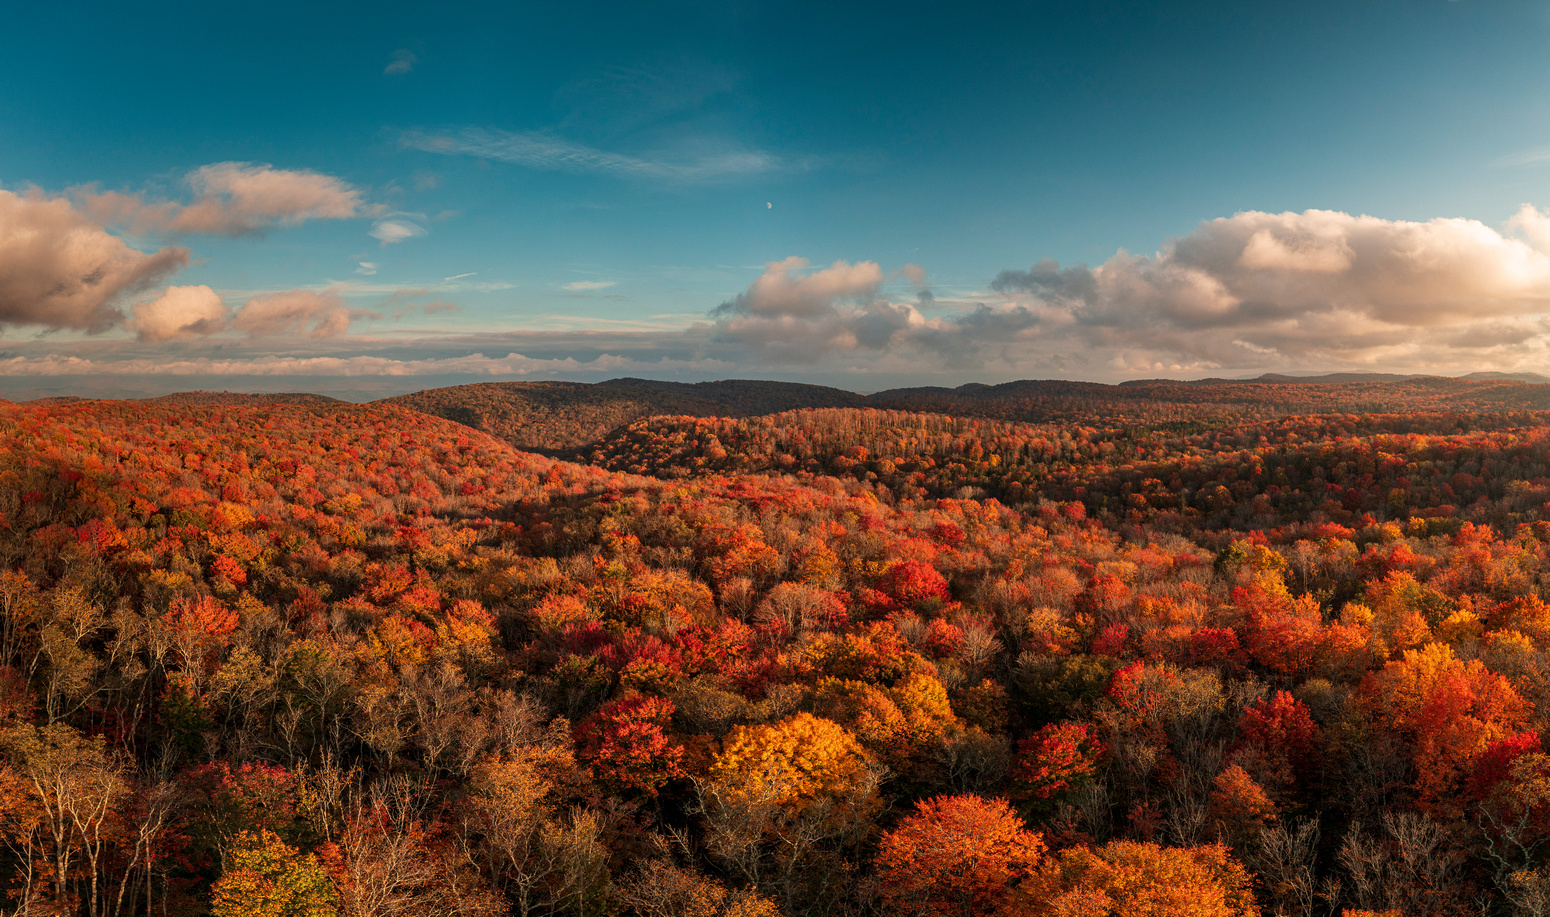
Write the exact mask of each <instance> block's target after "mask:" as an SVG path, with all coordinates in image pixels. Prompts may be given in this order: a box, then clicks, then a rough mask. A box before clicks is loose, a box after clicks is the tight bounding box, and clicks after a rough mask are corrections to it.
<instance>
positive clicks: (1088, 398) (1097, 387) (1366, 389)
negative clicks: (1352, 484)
mask: <svg viewBox="0 0 1550 917" xmlns="http://www.w3.org/2000/svg"><path fill="white" fill-rule="evenodd" d="M377 403H379V404H396V405H400V406H403V407H408V408H412V409H414V410H418V411H422V412H424V413H427V414H432V415H435V416H437V417H442V418H445V419H448V420H453V421H456V422H458V423H462V424H465V425H467V426H469V427H472V428H474V429H476V430H482V431H484V432H486V433H489V434H491V435H492V436H496V437H498V438H500V439H502V440H504V441H506V442H507V443H509V444H511V445H513V446H516V447H517V448H519V449H527V450H530V451H535V452H540V453H543V454H546V455H552V456H571V457H574V456H583V457H584V456H587V455H589V454H590V453H591V452H592V451H593V450H594V448H595V447H596V446H597V445H598V444H600V443H602V442H603V441H604V440H605V439H606V438H607V437H609V436H610V435H612V434H614V433H615V432H617V431H620V430H622V429H623V428H625V427H627V426H628V425H630V424H633V423H635V422H637V421H640V420H644V419H646V418H650V417H654V416H659V415H667V416H687V417H728V418H734V419H736V418H747V417H757V416H763V415H767V414H774V413H779V412H782V411H793V410H802V409H825V408H850V409H859V408H875V409H880V410H893V411H909V412H918V413H928V414H943V415H949V416H955V417H980V418H986V419H991V420H1002V421H1009V422H1016V423H1032V424H1066V425H1078V426H1091V427H1095V428H1102V429H1108V428H1119V427H1145V428H1149V429H1157V430H1172V431H1176V432H1182V431H1202V430H1208V429H1216V428H1224V427H1230V426H1233V425H1236V424H1240V423H1244V422H1250V421H1269V420H1274V419H1278V418H1282V417H1288V416H1294V415H1299V414H1327V413H1348V414H1388V413H1396V412H1407V411H1425V412H1450V411H1451V412H1460V411H1464V412H1469V411H1484V412H1493V413H1499V412H1504V411H1535V410H1550V386H1544V385H1537V384H1532V383H1529V382H1522V381H1517V380H1511V379H1499V378H1491V379H1474V380H1471V379H1448V378H1442V377H1437V376H1410V377H1400V376H1395V377H1378V376H1376V375H1368V376H1361V377H1356V376H1340V377H1335V376H1331V377H1322V378H1321V379H1319V380H1317V381H1307V380H1302V379H1297V378H1295V377H1290V376H1265V377H1262V378H1260V379H1253V380H1237V381H1233V380H1224V379H1207V380H1199V381H1194V382H1173V381H1164V380H1144V381H1137V382H1127V383H1123V384H1120V385H1103V384H1099V383H1091V382H1064V381H1058V380H1044V381H1023V382H1009V383H1005V384H1002V385H979V384H971V385H964V386H960V387H958V388H953V389H947V388H930V387H927V388H910V389H891V390H888V391H882V392H878V393H876V394H873V395H870V396H866V395H858V394H854V393H852V392H846V391H842V390H840V389H834V388H827V387H823V386H816V385H801V384H796V383H782V382H760V381H753V380H727V381H722V382H701V383H694V384H689V383H681V382H656V381H650V380H644V379H613V380H610V381H608V382H600V383H596V384H586V383H579V382H486V383H476V384H472V385H459V386H452V387H449V388H440V389H429V390H426V391H422V392H416V393H414V394H410V395H402V396H398V397H395V398H389V399H385V400H383V401H381V402H377Z"/></svg>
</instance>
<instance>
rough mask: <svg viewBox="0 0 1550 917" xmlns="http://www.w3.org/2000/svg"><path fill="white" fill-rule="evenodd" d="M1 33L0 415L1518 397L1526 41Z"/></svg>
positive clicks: (1529, 80)
mask: <svg viewBox="0 0 1550 917" xmlns="http://www.w3.org/2000/svg"><path fill="white" fill-rule="evenodd" d="M7 31H8V33H10V34H11V35H12V36H13V40H12V41H11V42H8V48H7V52H6V53H5V54H4V55H0V192H4V193H5V194H6V195H8V197H3V198H0V322H3V331H4V340H3V342H0V391H5V390H11V391H28V392H31V391H42V390H43V388H40V386H42V387H48V386H52V387H53V388H50V389H48V390H50V391H54V390H57V391H61V392H64V391H69V392H72V393H79V394H90V393H93V392H94V390H95V389H99V388H101V387H102V386H104V385H112V386H114V387H116V388H118V389H121V390H128V391H136V392H138V391H146V392H149V391H153V390H175V389H180V388H190V387H195V386H196V385H201V386H206V387H208V386H209V385H212V384H215V385H220V386H222V387H235V388H275V387H281V388H285V387H293V386H294V385H295V384H299V383H303V382H305V383H307V384H308V386H309V387H312V388H314V389H332V390H338V391H349V392H371V391H375V390H377V389H382V390H386V389H394V390H404V389H411V388H418V387H425V386H427V385H430V384H440V383H443V382H446V381H464V380H465V379H486V378H576V379H598V378H607V377H609V376H617V375H646V376H659V377H665V378H683V379H700V378H726V377H770V378H787V379H804V380H812V381H821V382H827V383H830V384H837V385H842V386H844V387H846V388H852V389H857V390H872V389H876V388H881V387H886V386H889V385H898V384H912V383H951V384H956V383H959V382H964V381H998V380H1002V379H1010V378H1027V377H1066V378H1087V379H1099V380H1105V381H1111V380H1116V379H1122V378H1135V377H1138V376H1159V375H1161V376H1175V377H1200V376H1204V375H1244V374H1249V373H1252V372H1257V371H1263V370H1279V371H1287V370H1292V371H1296V370H1309V371H1312V370H1326V369H1353V368H1357V369H1359V368H1368V369H1379V370H1386V371H1437V372H1467V371H1470V370H1473V369H1496V368H1522V369H1536V370H1545V371H1550V363H1547V362H1546V347H1545V333H1546V327H1547V325H1546V318H1545V315H1546V312H1547V311H1550V255H1547V251H1550V249H1547V247H1546V242H1547V241H1550V221H1546V220H1545V218H1544V216H1543V215H1542V214H1541V213H1540V211H1539V210H1537V209H1534V208H1533V206H1531V207H1529V208H1528V209H1524V205H1525V204H1527V205H1538V206H1550V194H1546V193H1544V191H1543V190H1542V189H1543V186H1544V184H1545V182H1546V180H1547V178H1550V117H1547V115H1550V111H1547V110H1546V109H1547V103H1550V55H1547V54H1546V53H1545V51H1546V45H1547V41H1550V8H1547V7H1545V6H1544V5H1543V4H1530V3H1511V2H1484V0H1457V2H1449V0H1413V2H1405V3H1400V2H1393V3H1351V2H1345V3H1304V4H1281V5H1267V4H1221V3H1201V4H1187V3H1175V4H1103V3H1077V2H1070V3H1030V4H1023V5H1018V6H1016V7H1013V6H1012V5H982V6H974V5H965V6H957V7H950V8H949V7H944V6H943V5H941V4H929V5H925V4H923V5H917V6H908V5H899V4H889V5H875V6H862V5H842V6H835V5H828V4H826V5H813V6H806V7H804V6H798V5H794V4H790V3H783V4H773V3H726V2H718V3H708V4H661V5H651V4H615V5H610V4H597V5H592V6H586V7H580V6H575V5H568V4H567V5H554V6H553V7H551V8H548V9H540V8H523V7H520V6H516V5H511V4H490V5H475V4H434V5H431V4H417V5H408V4H396V5H394V4H386V5H374V6H370V7H367V6H357V7H345V6H343V5H338V6H333V7H329V8H324V9H319V8H316V7H314V6H312V5H304V4H285V3H275V4H265V5H263V6H262V7H260V8H235V7H226V8H213V7H210V6H209V5H206V4H201V5H187V6H181V7H180V6H176V5H172V4H155V5H114V6H111V7H109V6H108V5H97V4H76V3H60V4H28V5H25V6H24V7H19V8H17V9H15V10H11V11H8V14H7ZM18 39H19V40H18ZM109 192H112V194H109ZM1364 217H1368V219H1363V218H1364ZM7 224H9V229H7ZM83 240H84V241H83ZM40 251H41V252H44V254H43V255H40V254H39V253H40ZM1122 253H1131V254H1130V255H1129V256H1126V255H1124V254H1122ZM158 256H159V260H157V259H158ZM789 259H803V260H802V261H792V260H789ZM1045 259H1050V261H1053V262H1058V265H1059V269H1057V268H1056V267H1055V265H1054V264H1051V263H1050V261H1046V260H1045ZM1041 263H1042V267H1038V268H1035V267H1034V266H1035V265H1040V264H1041ZM1073 266H1084V267H1082V268H1080V269H1079V270H1078V271H1077V272H1076V273H1072V272H1071V270H1070V269H1071V268H1073ZM50 271H52V272H54V273H50ZM104 277H106V278H107V279H106V280H105V281H104V280H103V279H102V278H104ZM67 288H68V289H69V290H74V292H67V293H60V292H59V291H60V290H64V289H67ZM255 300H256V301H255ZM250 302H252V303H253V304H252V305H251V306H250V305H249V303H250ZM475 355H478V357H477V358H476V357H475ZM374 377H385V378H378V379H375V381H372V379H373V378H374ZM40 380H44V381H40ZM104 380H107V381H106V382H105V381H104ZM374 386H375V388H374Z"/></svg>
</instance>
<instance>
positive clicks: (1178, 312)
mask: <svg viewBox="0 0 1550 917" xmlns="http://www.w3.org/2000/svg"><path fill="white" fill-rule="evenodd" d="M1509 229H1511V230H1515V231H1517V232H1518V233H1520V234H1521V235H1522V236H1523V237H1524V238H1518V237H1515V236H1513V235H1509V234H1504V233H1501V232H1498V231H1497V230H1494V229H1492V228H1490V227H1488V226H1486V225H1485V224H1483V223H1481V222H1479V221H1477V220H1464V219H1435V220H1430V221H1427V222H1424V223H1421V222H1407V221H1399V220H1383V219H1379V218H1377V217H1371V216H1352V215H1351V214H1347V213H1339V212H1335V211H1327V210H1309V211H1305V212H1303V213H1280V214H1271V213H1259V212H1246V213H1239V214H1236V215H1234V216H1231V217H1223V218H1220V219H1216V220H1211V221H1210V222H1207V223H1205V224H1203V225H1201V226H1200V228H1198V229H1197V230H1195V231H1194V232H1193V233H1190V234H1189V235H1187V236H1185V237H1183V238H1181V239H1178V240H1175V241H1174V242H1173V243H1171V244H1170V245H1168V246H1166V247H1165V248H1164V249H1163V250H1162V251H1160V252H1158V253H1157V254H1155V255H1153V256H1150V257H1145V256H1136V255H1131V254H1129V253H1127V252H1123V251H1121V252H1119V253H1118V254H1116V255H1115V256H1114V257H1112V258H1110V259H1109V260H1108V261H1106V262H1104V263H1103V264H1101V265H1099V266H1098V267H1096V268H1092V269H1088V268H1086V267H1074V268H1067V269H1065V270H1061V269H1060V268H1059V267H1058V265H1055V264H1053V263H1052V262H1041V263H1040V264H1039V265H1035V266H1034V268H1033V269H1032V270H1030V271H1006V272H1003V273H1002V274H1001V275H1000V276H998V277H997V278H996V280H995V282H994V283H993V284H992V286H993V287H994V288H995V289H996V290H998V291H1001V292H1003V293H1006V294H1008V295H1009V298H1010V299H1011V300H1012V301H1013V302H1014V303H1016V304H1021V305H1025V306H1028V305H1032V306H1035V307H1037V308H1042V309H1055V310H1057V311H1059V312H1061V313H1064V314H1065V315H1066V316H1068V318H1069V319H1070V321H1071V322H1072V324H1073V325H1074V327H1075V328H1076V329H1078V330H1079V331H1080V332H1081V334H1082V336H1083V337H1085V338H1086V339H1087V340H1088V341H1089V342H1091V343H1093V344H1099V345H1111V346H1112V345H1118V346H1128V347H1146V348H1150V349H1154V350H1168V351H1172V352H1173V353H1176V354H1179V355H1182V356H1187V357H1197V358H1202V359H1208V360H1214V361H1217V362H1219V363H1221V364H1222V365H1236V364H1241V363H1244V362H1252V358H1253V357H1261V358H1262V357H1264V356H1266V355H1268V354H1276V355H1279V356H1281V357H1284V358H1287V359H1289V360H1303V359H1310V358H1311V359H1340V360H1348V361H1355V362H1361V361H1364V360H1369V361H1370V360H1372V359H1377V358H1382V357H1385V356H1398V355H1399V354H1401V353H1402V352H1406V351H1408V352H1412V353H1419V352H1420V351H1421V350H1432V351H1435V350H1437V349H1438V348H1443V349H1447V348H1454V349H1457V348H1466V349H1467V348H1476V349H1478V348H1479V347H1480V346H1481V345H1483V344H1484V342H1486V341H1487V340H1496V341H1498V342H1501V341H1504V340H1506V338H1505V337H1503V335H1502V334H1501V333H1499V332H1498V333H1494V334H1482V332H1481V329H1483V328H1486V327H1494V328H1497V329H1503V328H1508V327H1520V328H1521V327H1526V326H1525V325H1524V324H1523V323H1524V321H1525V320H1528V321H1530V322H1531V323H1532V322H1533V321H1537V317H1538V316H1541V315H1543V314H1544V313H1545V312H1546V311H1547V310H1550V257H1547V254H1546V248H1545V245H1546V243H1547V242H1550V231H1547V230H1550V221H1547V219H1546V217H1545V216H1544V215H1543V214H1541V213H1539V211H1537V210H1535V209H1534V208H1532V207H1525V208H1524V209H1523V210H1522V211H1520V212H1519V214H1518V215H1517V216H1516V217H1515V218H1514V219H1513V220H1512V221H1511V223H1510V224H1509ZM1526 339H1527V338H1523V340H1526ZM1485 346H1496V345H1495V344H1491V345H1485Z"/></svg>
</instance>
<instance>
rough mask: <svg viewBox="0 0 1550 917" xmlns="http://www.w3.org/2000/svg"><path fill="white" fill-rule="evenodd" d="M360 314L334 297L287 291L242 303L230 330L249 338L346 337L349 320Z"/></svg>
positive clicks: (330, 294)
mask: <svg viewBox="0 0 1550 917" xmlns="http://www.w3.org/2000/svg"><path fill="white" fill-rule="evenodd" d="M363 314H364V313H361V312H359V311H357V310H352V309H349V308H347V307H346V306H345V304H344V300H343V299H341V298H339V296H338V294H336V293H315V292H313V291H311V290H288V291H286V292H284V293H274V294H271V295H268V296H255V297H253V298H252V299H250V300H248V301H247V302H245V303H243V305H242V308H241V309H239V310H237V316H236V318H235V319H234V320H233V321H232V327H234V328H236V329H237V330H238V331H242V332H245V333H246V334H248V335H250V336H252V337H268V336H272V335H301V334H306V335H309V336H311V337H315V338H326V337H334V336H336V335H340V334H343V333H345V332H346V331H348V330H349V328H350V320H351V319H352V318H356V317H361V316H362V315H363Z"/></svg>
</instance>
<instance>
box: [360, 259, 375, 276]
mask: <svg viewBox="0 0 1550 917" xmlns="http://www.w3.org/2000/svg"><path fill="white" fill-rule="evenodd" d="M376 272H377V265H376V263H375V262H372V261H362V262H361V266H360V267H358V268H356V269H355V273H357V274H360V275H361V276H363V277H370V276H371V275H373V274H375V273H376Z"/></svg>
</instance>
